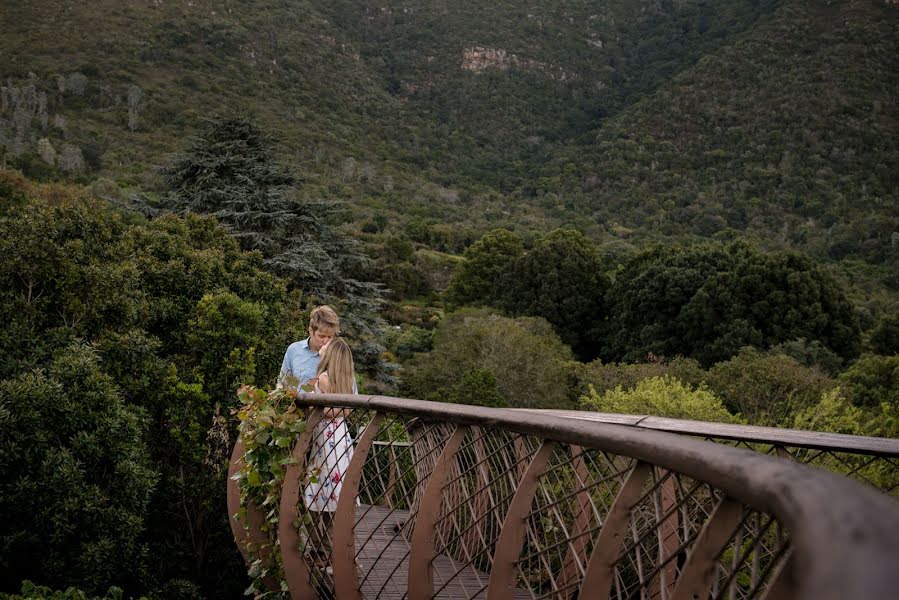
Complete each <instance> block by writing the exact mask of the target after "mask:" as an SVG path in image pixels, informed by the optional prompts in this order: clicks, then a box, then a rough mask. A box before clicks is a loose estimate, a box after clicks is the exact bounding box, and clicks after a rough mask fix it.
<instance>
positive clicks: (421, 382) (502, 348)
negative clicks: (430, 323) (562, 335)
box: [401, 309, 571, 408]
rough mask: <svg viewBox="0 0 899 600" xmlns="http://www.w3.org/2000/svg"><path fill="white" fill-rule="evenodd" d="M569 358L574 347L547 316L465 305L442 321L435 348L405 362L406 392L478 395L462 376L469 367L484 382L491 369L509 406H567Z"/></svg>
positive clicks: (433, 396) (426, 397)
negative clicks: (462, 384)
mask: <svg viewBox="0 0 899 600" xmlns="http://www.w3.org/2000/svg"><path fill="white" fill-rule="evenodd" d="M570 359H571V350H570V349H569V348H568V347H567V346H565V345H564V344H563V343H562V341H561V340H560V339H559V337H558V335H556V333H555V332H554V331H553V329H552V327H551V326H550V325H549V324H548V323H547V322H546V321H545V320H543V319H539V318H534V317H519V318H516V319H511V318H508V317H503V316H500V315H496V314H492V313H490V312H489V311H487V310H483V309H478V310H476V309H465V310H461V311H458V312H455V313H452V314H450V315H448V316H447V317H446V318H445V319H444V320H443V321H441V322H440V324H439V325H438V326H437V330H436V332H435V334H434V349H433V350H432V351H430V352H428V353H421V354H416V355H415V356H414V357H413V358H412V359H411V360H410V361H408V362H407V363H406V364H405V365H404V368H403V372H402V374H401V377H402V380H403V388H402V393H404V394H406V395H408V396H409V397H413V398H420V399H422V400H430V399H443V398H445V397H447V396H446V394H450V395H452V397H454V398H460V397H463V396H464V395H465V394H466V393H467V394H469V395H471V396H473V397H477V394H478V392H475V391H474V390H464V389H461V388H460V387H459V385H460V382H461V381H462V379H463V377H464V376H465V375H466V373H470V374H471V377H472V379H471V381H472V382H474V379H479V380H480V381H481V382H482V383H483V381H485V379H484V378H485V377H487V378H488V379H489V376H487V374H486V372H488V371H489V373H490V375H492V377H493V378H494V379H495V380H496V388H497V389H498V390H499V393H500V395H501V396H502V398H503V400H504V402H505V403H507V404H508V405H509V406H513V407H517V408H568V407H570V406H571V403H570V400H569V398H568V391H567V387H566V385H565V363H566V361H568V360H570ZM475 374H477V377H475ZM485 393H487V391H485ZM488 395H489V393H488Z"/></svg>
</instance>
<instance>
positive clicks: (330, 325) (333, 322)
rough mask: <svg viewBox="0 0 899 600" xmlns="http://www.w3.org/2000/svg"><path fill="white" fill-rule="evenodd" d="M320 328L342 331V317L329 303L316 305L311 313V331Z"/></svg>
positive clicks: (336, 331) (335, 331)
mask: <svg viewBox="0 0 899 600" xmlns="http://www.w3.org/2000/svg"><path fill="white" fill-rule="evenodd" d="M320 329H331V330H333V331H334V333H335V334H336V333H339V332H340V318H339V317H338V316H337V313H336V312H334V309H333V308H331V307H330V306H328V305H327V304H323V305H321V306H316V307H315V308H313V309H312V312H311V313H310V314H309V331H310V332H312V331H318V330H320Z"/></svg>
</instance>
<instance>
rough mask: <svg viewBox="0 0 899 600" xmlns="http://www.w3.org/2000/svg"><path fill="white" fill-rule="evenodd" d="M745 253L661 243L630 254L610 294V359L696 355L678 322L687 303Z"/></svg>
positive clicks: (607, 337) (607, 342) (738, 249)
mask: <svg viewBox="0 0 899 600" xmlns="http://www.w3.org/2000/svg"><path fill="white" fill-rule="evenodd" d="M745 252H746V248H745V247H743V246H735V247H729V248H728V247H724V246H720V245H704V246H694V247H689V248H681V247H662V246H657V247H656V248H653V249H651V250H648V251H646V252H643V253H641V254H639V255H637V256H635V257H634V258H632V259H631V260H630V261H629V262H628V263H627V264H626V265H625V267H624V269H623V270H622V271H621V272H619V273H618V274H617V276H616V277H615V283H614V284H613V285H612V286H611V288H610V289H609V292H608V294H607V305H608V327H607V331H606V335H605V336H604V337H603V345H604V349H605V355H606V357H608V358H612V359H618V360H625V361H640V360H643V359H644V358H645V357H646V356H647V355H649V354H654V355H656V356H677V355H678V354H682V355H686V356H692V350H693V348H692V347H689V346H687V345H686V344H685V343H684V342H685V340H684V337H685V335H684V328H685V327H684V325H682V324H681V322H680V315H681V311H682V310H683V307H685V306H686V305H688V304H689V303H690V301H691V300H692V299H693V297H694V296H695V295H696V293H697V292H698V291H699V289H700V288H701V287H702V286H703V285H704V284H705V282H706V281H708V280H709V279H710V278H711V277H712V275H714V274H715V273H719V272H723V271H727V270H729V269H731V268H733V265H734V263H735V262H736V261H737V260H739V259H738V256H737V255H738V254H740V253H745Z"/></svg>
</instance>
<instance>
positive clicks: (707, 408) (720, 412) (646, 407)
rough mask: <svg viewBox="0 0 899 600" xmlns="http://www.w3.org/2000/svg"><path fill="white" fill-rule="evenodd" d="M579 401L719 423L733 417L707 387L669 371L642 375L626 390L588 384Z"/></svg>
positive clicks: (621, 410)
mask: <svg viewBox="0 0 899 600" xmlns="http://www.w3.org/2000/svg"><path fill="white" fill-rule="evenodd" d="M581 405H582V406H583V407H584V408H587V409H588V410H595V411H598V412H608V413H623V414H628V415H652V416H656V417H673V418H676V419H693V420H696V421H715V422H718V423H733V422H735V421H736V419H735V418H734V417H733V416H732V415H731V414H730V413H729V412H727V409H726V408H724V405H723V404H722V403H721V400H719V399H718V398H717V397H715V395H714V394H712V393H711V392H710V391H708V390H707V389H705V388H703V387H698V388H695V389H694V388H692V387H691V386H689V385H685V384H683V383H681V382H680V381H678V380H677V379H675V378H673V377H670V376H668V375H663V376H661V377H649V378H647V379H643V380H641V381H640V382H639V383H637V385H636V386H635V387H633V388H632V389H628V390H625V389H624V388H623V387H622V386H620V385H619V386H616V387H615V389H612V390H607V391H605V392H603V393H601V394H600V393H598V392H597V391H596V390H594V389H592V387H591V389H590V392H589V393H588V394H587V395H586V396H582V397H581Z"/></svg>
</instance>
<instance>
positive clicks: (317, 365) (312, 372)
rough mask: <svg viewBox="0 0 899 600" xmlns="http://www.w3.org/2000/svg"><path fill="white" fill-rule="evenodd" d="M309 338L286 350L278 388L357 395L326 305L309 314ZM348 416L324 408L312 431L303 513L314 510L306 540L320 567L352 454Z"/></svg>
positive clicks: (336, 322) (349, 356)
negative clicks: (314, 519) (291, 385)
mask: <svg viewBox="0 0 899 600" xmlns="http://www.w3.org/2000/svg"><path fill="white" fill-rule="evenodd" d="M308 333H309V337H307V338H306V339H305V340H301V341H299V342H294V343H292V344H291V345H290V346H288V348H287V352H286V353H285V354H284V361H283V362H282V364H281V373H280V375H279V377H278V386H279V387H281V386H283V385H287V381H288V380H290V381H296V382H297V383H296V385H297V386H298V387H299V389H298V391H313V392H316V393H324V394H356V393H358V391H357V389H356V378H355V374H354V370H353V353H352V351H351V350H350V347H349V345H347V343H346V342H345V341H344V340H343V339H341V338H340V337H338V334H339V333H340V319H339V318H338V316H337V313H336V312H334V310H333V309H332V308H331V307H329V306H318V307H316V308H315V309H314V310H313V311H312V313H311V314H310V315H309V328H308ZM346 413H347V411H345V410H341V409H337V408H324V409H323V412H322V418H321V420H320V421H319V422H318V424H317V425H316V427H315V433H314V436H313V441H312V446H311V449H310V456H309V465H310V469H309V473H310V477H309V483H308V484H307V485H306V487H305V489H304V490H303V500H304V503H305V505H306V508H307V509H308V510H310V511H316V513H317V515H318V519H317V523H316V525H317V526H316V527H315V528H314V530H313V531H311V532H310V534H311V536H310V537H312V538H313V539H311V540H310V541H311V542H312V543H313V544H314V545H315V546H316V547H315V548H313V549H312V550H313V551H314V552H317V553H318V554H319V555H324V556H322V557H321V560H322V561H323V562H327V555H328V554H330V543H329V539H328V538H329V530H330V528H331V527H330V525H331V518H332V514H333V512H334V511H335V510H337V500H338V498H339V497H340V489H341V487H342V485H343V481H342V480H343V477H344V474H345V473H346V470H347V468H348V467H349V464H350V459H351V458H352V455H353V438H352V436H351V435H350V432H349V429H348V427H347V424H346V418H345V417H346Z"/></svg>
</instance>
